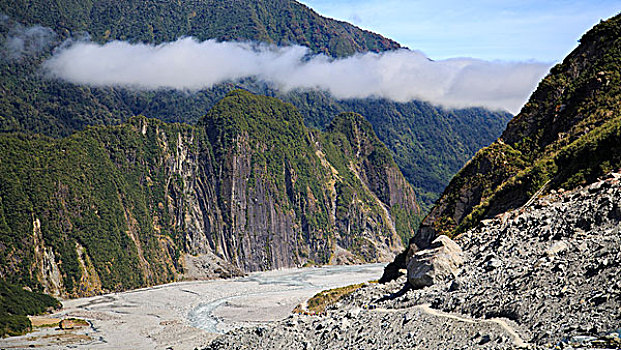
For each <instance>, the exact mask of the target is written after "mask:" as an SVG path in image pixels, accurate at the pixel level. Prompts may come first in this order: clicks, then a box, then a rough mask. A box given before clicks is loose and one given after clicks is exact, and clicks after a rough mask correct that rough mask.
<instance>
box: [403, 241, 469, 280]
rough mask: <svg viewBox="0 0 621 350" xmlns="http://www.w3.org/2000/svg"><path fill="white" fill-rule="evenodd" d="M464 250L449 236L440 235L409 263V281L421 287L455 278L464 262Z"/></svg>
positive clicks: (415, 254)
mask: <svg viewBox="0 0 621 350" xmlns="http://www.w3.org/2000/svg"><path fill="white" fill-rule="evenodd" d="M463 262H464V261H463V258H462V250H461V248H460V247H459V246H458V245H457V244H456V243H455V242H453V240H451V239H450V238H448V237H447V236H439V237H438V238H436V239H435V240H434V241H433V242H431V246H430V247H429V248H428V249H425V250H421V251H418V252H416V253H414V255H413V256H412V257H411V258H410V261H409V263H408V269H407V270H408V283H409V284H410V286H411V287H412V288H415V289H420V288H423V287H428V286H431V285H433V284H435V283H438V282H445V281H448V280H453V279H455V276H456V275H457V273H458V270H459V267H460V266H461V265H462V264H463Z"/></svg>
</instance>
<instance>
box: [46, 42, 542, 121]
mask: <svg viewBox="0 0 621 350" xmlns="http://www.w3.org/2000/svg"><path fill="white" fill-rule="evenodd" d="M44 67H45V69H46V70H47V71H48V72H49V73H50V74H51V75H52V76H54V77H57V78H61V79H64V80H67V81H70V82H72V83H76V84H87V85H91V86H125V87H131V88H138V89H158V88H172V89H182V90H200V89H204V88H210V87H212V86H213V85H215V84H218V83H222V82H225V81H234V80H237V79H241V78H247V77H254V78H257V79H259V80H262V81H265V82H267V83H268V84H271V85H272V86H274V87H276V88H278V89H280V90H281V91H283V92H286V91H290V90H294V89H322V90H327V91H329V92H330V93H332V95H334V96H335V97H336V98H341V99H348V98H366V97H382V98H387V99H391V100H394V101H397V102H407V101H411V100H414V99H416V100H423V101H428V102H431V103H434V104H438V105H442V106H446V107H471V106H483V107H487V108H491V109H506V110H508V111H510V112H513V113H516V112H518V111H519V109H520V108H521V106H522V105H523V104H524V102H525V101H526V100H527V98H528V96H529V95H530V93H531V92H532V91H533V90H534V89H535V87H536V86H537V83H538V82H539V80H540V79H541V78H542V77H543V76H544V75H545V74H546V73H547V72H548V69H549V68H550V65H549V64H544V63H538V62H499V61H498V62H496V61H494V62H489V61H483V60H477V59H470V58H456V59H449V60H442V61H431V60H429V59H428V58H427V57H426V56H425V55H424V54H422V53H421V52H416V51H409V50H398V51H390V52H385V53H381V54H377V53H365V54H358V55H354V56H351V57H347V58H342V59H332V58H329V57H327V56H324V55H314V56H311V55H310V54H309V51H308V49H307V48H305V47H301V46H290V47H274V46H268V45H262V44H252V43H239V42H216V41H214V40H208V41H204V42H198V41H196V40H194V39H192V38H182V39H179V40H177V41H175V42H170V43H164V44H161V45H157V46H153V45H148V44H130V43H127V42H121V41H114V42H110V43H107V44H105V45H98V44H95V43H91V42H77V43H73V44H70V45H66V46H65V47H64V48H62V49H60V50H58V51H57V52H56V53H55V54H54V56H53V57H52V58H50V59H49V60H48V61H46V62H45V63H44Z"/></svg>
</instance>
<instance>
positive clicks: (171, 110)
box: [0, 0, 510, 207]
mask: <svg viewBox="0 0 621 350" xmlns="http://www.w3.org/2000/svg"><path fill="white" fill-rule="evenodd" d="M20 4H21V3H20V2H19V1H14V0H11V1H4V2H2V3H0V72H1V74H0V92H1V93H0V132H25V133H30V132H36V133H43V134H45V135H48V136H52V137H64V136H69V135H70V134H71V133H73V132H75V131H78V130H82V129H84V128H85V127H86V126H88V125H115V124H119V123H121V122H124V121H126V120H127V119H128V118H130V117H131V116H135V115H145V116H147V117H151V118H157V119H161V120H164V121H167V122H185V123H190V124H194V123H197V122H198V121H199V120H200V119H201V118H202V116H203V115H204V114H205V113H206V111H208V110H209V109H211V108H212V107H213V106H214V105H215V103H216V102H217V101H219V100H220V99H221V98H223V97H224V96H225V95H226V94H227V93H228V92H230V91H232V90H234V89H236V88H244V89H246V90H249V91H252V92H254V93H259V94H266V95H273V96H275V97H278V98H280V99H282V100H284V101H287V102H291V103H293V104H294V105H295V106H296V107H297V108H298V109H299V110H300V113H301V114H302V115H303V116H304V118H305V123H306V125H307V126H312V127H317V128H319V129H323V128H325V127H327V126H328V125H329V123H330V121H331V120H332V118H333V117H334V116H336V115H337V114H339V113H342V112H356V113H358V114H361V115H364V116H365V117H366V118H368V120H370V121H371V124H372V125H373V128H374V130H375V132H376V133H377V135H378V137H379V138H380V139H381V140H382V141H383V142H384V143H385V144H386V145H387V146H388V148H389V149H390V151H391V152H392V154H393V157H395V159H396V161H397V164H398V165H399V167H400V168H401V170H402V172H403V173H404V174H405V176H406V178H407V179H408V180H409V181H410V183H412V184H413V186H414V187H415V191H416V192H417V194H418V196H419V198H421V201H422V203H423V204H424V205H425V207H429V206H430V205H431V203H433V201H434V200H435V199H436V198H437V197H438V196H439V195H440V193H441V191H442V190H443V189H444V187H445V186H446V184H447V183H448V181H449V180H450V178H451V177H452V176H453V175H454V174H455V173H456V172H457V171H458V170H459V168H460V167H461V166H462V165H463V164H464V163H465V162H466V161H467V160H468V159H469V158H470V157H471V156H472V155H473V154H474V152H476V150H478V149H479V148H481V147H485V146H487V145H489V144H490V143H491V142H493V140H494V139H495V138H497V137H498V136H499V135H500V132H501V130H502V129H503V128H504V126H505V124H506V122H507V121H508V120H509V118H510V115H509V114H508V113H503V112H490V111H486V110H482V109H476V108H471V109H465V110H459V111H449V110H445V109H443V108H439V107H436V106H432V105H430V104H428V103H424V102H417V101H414V102H411V103H395V102H392V101H388V100H377V99H362V100H345V101H343V100H337V99H335V98H333V97H331V96H330V95H329V94H326V93H323V92H300V91H298V92H292V93H288V94H279V93H275V92H273V91H271V90H270V89H269V88H267V87H265V86H264V85H263V84H261V83H258V82H254V81H244V82H240V83H229V84H222V85H219V86H216V87H214V88H212V89H209V90H201V91H198V92H195V93H188V92H185V91H176V90H156V91H142V90H132V89H125V88H117V87H110V88H94V87H88V86H81V85H74V84H69V83H66V82H63V81H58V80H51V79H48V78H46V76H45V72H43V71H42V70H41V69H40V64H41V63H42V62H43V61H45V60H46V59H47V58H49V57H50V54H51V52H52V50H53V49H54V48H56V47H58V45H61V44H62V42H63V41H64V40H65V39H66V38H69V37H71V38H78V39H79V38H83V37H84V36H85V35H86V33H88V36H89V37H90V38H92V39H93V40H94V41H96V42H100V43H103V42H108V41H111V40H127V41H130V42H146V43H161V42H165V41H170V40H175V39H177V38H179V37H182V36H194V37H196V38H198V39H199V40H206V39H212V38H215V39H219V40H242V41H243V40H255V41H261V42H268V43H273V44H278V45H288V44H298V45H303V46H307V47H309V48H310V49H311V51H312V52H313V53H325V54H327V55H329V56H331V57H343V56H347V55H351V54H354V53H357V52H369V51H374V52H380V51H386V50H392V49H396V48H399V44H397V43H395V42H394V41H391V40H389V39H386V38H384V37H381V36H379V35H377V34H373V33H370V32H367V31H363V30H360V29H359V28H356V27H354V26H352V25H350V24H347V23H344V22H339V21H335V20H331V19H327V18H324V17H321V16H319V15H318V14H317V13H315V12H314V11H312V10H311V9H309V8H307V7H306V6H304V5H302V4H299V3H297V2H295V1H291V0H264V1H247V0H244V1H212V0H204V1H195V2H190V3H187V4H186V3H183V4H181V3H179V2H175V1H172V0H167V1H145V0H140V1H138V0H134V1H129V0H124V1H104V0H98V1H82V2H75V1H72V0H61V1H55V2H53V3H49V2H44V1H40V0H32V1H29V2H28V6H21V5H20ZM41 26H42V27H41ZM14 39H17V40H18V41H19V40H22V41H23V44H24V45H23V46H24V47H23V49H22V50H17V51H16V49H15V47H14V46H15V45H12V43H13V42H14V41H13V40H14ZM18 46H19V45H18Z"/></svg>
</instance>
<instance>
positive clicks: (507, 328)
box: [373, 304, 528, 348]
mask: <svg viewBox="0 0 621 350" xmlns="http://www.w3.org/2000/svg"><path fill="white" fill-rule="evenodd" d="M413 308H414V309H418V310H421V311H422V312H424V313H426V314H427V315H431V316H436V317H443V318H448V319H451V320H455V321H459V322H465V323H470V324H479V323H491V324H496V325H498V326H500V327H501V328H502V329H503V330H504V331H505V332H507V333H508V334H509V335H510V336H511V337H512V338H513V344H514V345H515V346H517V347H518V348H526V347H528V343H526V342H525V341H524V339H522V337H520V335H519V334H518V332H517V331H516V330H515V329H514V328H513V327H512V326H511V325H510V324H508V323H507V322H506V321H505V320H503V319H499V318H491V319H487V320H477V319H472V318H466V317H463V316H461V315H457V314H452V313H448V312H444V311H440V310H436V309H432V308H431V307H430V306H429V304H423V305H417V306H414V307H413ZM373 311H377V312H387V313H396V312H399V311H403V309H384V308H377V309H373Z"/></svg>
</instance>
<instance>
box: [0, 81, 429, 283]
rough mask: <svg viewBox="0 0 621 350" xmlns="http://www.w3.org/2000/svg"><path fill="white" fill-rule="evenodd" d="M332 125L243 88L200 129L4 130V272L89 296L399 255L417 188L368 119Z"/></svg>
mask: <svg viewBox="0 0 621 350" xmlns="http://www.w3.org/2000/svg"><path fill="white" fill-rule="evenodd" d="M341 121H343V122H341ZM344 121H347V123H345V122H344ZM334 123H335V125H337V124H338V125H340V126H339V127H338V128H336V127H335V128H334V129H333V130H331V131H329V132H326V133H320V132H316V131H312V130H310V129H308V128H306V127H305V126H304V124H303V121H302V117H301V116H300V114H299V113H298V112H297V111H296V110H295V108H294V107H293V106H291V105H289V104H285V103H283V102H280V101H278V100H276V99H273V98H267V97H261V96H256V95H252V94H250V93H248V92H245V91H235V92H233V93H231V94H229V95H228V96H227V97H226V98H224V99H223V100H222V101H221V102H220V103H218V104H217V105H216V106H215V107H214V108H213V109H212V110H211V111H210V112H209V113H208V114H207V115H206V116H205V118H204V120H203V121H202V122H201V123H200V124H199V125H198V126H196V127H192V126H188V125H182V124H166V123H163V122H160V121H157V120H153V119H148V118H144V117H137V118H134V119H132V120H131V121H130V122H129V123H127V124H123V125H120V126H115V127H95V128H89V129H88V130H86V131H84V132H80V133H77V134H75V135H73V136H71V137H68V138H65V139H61V140H51V139H47V138H44V137H40V136H24V135H19V134H15V135H13V136H11V137H4V138H2V145H1V147H0V150H1V152H2V159H3V161H2V163H0V167H1V168H2V169H1V171H0V174H2V175H1V176H2V180H3V181H2V185H1V186H0V204H1V205H0V229H1V232H2V233H3V235H2V237H3V238H2V242H1V245H0V251H1V252H2V254H1V255H2V263H3V264H2V267H0V276H1V277H2V278H4V279H8V280H13V281H16V282H21V283H23V284H27V285H31V286H35V287H36V286H37V285H42V286H43V288H44V289H45V290H46V291H48V292H50V293H54V294H61V295H91V294H96V293H99V292H102V291H105V290H121V289H127V288H133V287H138V286H144V285H150V284H155V283H162V282H166V281H171V280H174V279H178V278H182V277H183V275H184V273H188V277H189V278H204V277H214V276H231V275H235V274H239V273H241V271H257V270H265V269H274V268H282V267H292V266H301V265H304V264H315V263H318V264H325V263H330V262H332V263H339V262H373V261H386V260H389V259H392V257H393V256H394V254H395V253H396V252H398V251H400V250H402V249H403V245H402V237H408V236H411V234H412V233H413V227H414V225H415V220H416V219H415V218H416V217H417V215H419V214H420V210H419V208H418V206H417V204H416V200H415V197H414V193H413V190H412V189H411V187H410V186H409V185H408V183H407V182H406V181H405V180H404V178H403V176H402V175H401V173H400V172H399V170H398V168H397V167H396V165H395V163H394V161H393V160H392V158H391V157H390V155H389V153H388V151H387V150H386V148H385V147H384V146H383V144H381V142H379V141H378V139H377V137H376V136H375V134H374V133H373V132H372V129H370V126H369V124H368V123H367V122H366V121H364V119H363V118H362V117H360V116H358V115H353V114H348V115H341V116H338V117H336V118H335V122H334ZM32 218H35V219H34V220H33V219H32ZM24 219H28V220H24ZM398 219H399V221H398ZM25 232H27V233H28V234H27V235H26V234H24V233H25ZM33 246H34V249H33Z"/></svg>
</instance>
